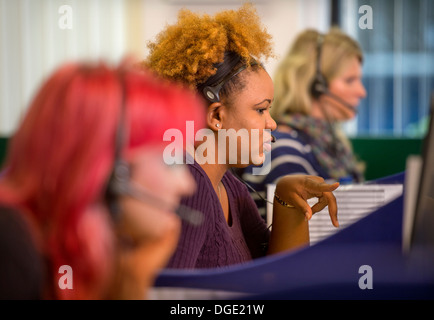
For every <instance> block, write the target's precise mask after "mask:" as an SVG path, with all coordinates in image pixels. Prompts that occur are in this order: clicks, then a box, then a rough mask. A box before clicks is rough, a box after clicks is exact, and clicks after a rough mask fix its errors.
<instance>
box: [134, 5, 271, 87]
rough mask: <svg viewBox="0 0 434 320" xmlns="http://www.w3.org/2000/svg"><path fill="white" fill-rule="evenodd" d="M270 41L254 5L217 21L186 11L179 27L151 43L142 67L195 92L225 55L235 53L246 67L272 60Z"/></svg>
mask: <svg viewBox="0 0 434 320" xmlns="http://www.w3.org/2000/svg"><path fill="white" fill-rule="evenodd" d="M271 38H272V37H271V35H270V34H268V32H267V30H266V29H265V28H264V27H263V26H262V25H261V22H260V19H259V17H258V15H257V13H256V9H255V8H254V7H253V5H252V4H248V3H247V4H244V5H243V6H242V7H241V8H240V9H238V10H237V11H235V10H227V11H222V12H220V13H217V14H216V15H215V16H214V17H212V16H210V15H208V14H204V15H203V16H200V15H198V14H195V13H193V12H191V11H189V10H186V9H183V10H181V11H180V12H179V16H178V22H177V23H176V24H174V25H170V26H168V27H167V28H166V29H165V30H163V31H162V32H161V33H159V34H158V35H157V38H156V42H150V43H148V47H149V49H150V53H149V56H148V59H147V60H146V61H144V62H143V63H142V65H143V66H145V67H149V68H151V69H153V70H154V71H156V72H157V73H158V74H160V75H161V76H163V77H165V78H169V79H171V80H175V81H181V82H183V83H184V84H187V85H188V86H190V87H192V88H195V87H197V86H198V85H199V84H201V83H203V82H205V81H206V80H207V79H208V78H209V77H211V76H213V75H214V74H215V73H216V70H217V69H216V65H217V64H219V63H222V62H223V60H224V54H225V52H235V53H236V54H238V55H239V56H240V57H241V58H242V60H243V62H244V63H245V64H246V65H249V64H250V62H251V60H252V59H253V60H260V59H261V58H263V57H264V58H266V59H268V58H270V57H273V56H274V54H273V50H272V41H271Z"/></svg>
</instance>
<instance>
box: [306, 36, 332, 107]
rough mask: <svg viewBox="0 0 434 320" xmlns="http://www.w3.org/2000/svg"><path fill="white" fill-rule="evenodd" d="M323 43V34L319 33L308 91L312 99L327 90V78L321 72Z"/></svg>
mask: <svg viewBox="0 0 434 320" xmlns="http://www.w3.org/2000/svg"><path fill="white" fill-rule="evenodd" d="M323 43H324V35H323V34H321V33H319V34H318V37H317V42H316V71H315V77H314V79H313V82H312V86H311V90H310V93H311V95H312V97H313V98H314V99H318V98H319V97H321V96H322V95H323V94H325V93H326V92H327V91H328V82H327V79H326V78H325V77H324V75H323V74H322V72H321V51H322V46H323Z"/></svg>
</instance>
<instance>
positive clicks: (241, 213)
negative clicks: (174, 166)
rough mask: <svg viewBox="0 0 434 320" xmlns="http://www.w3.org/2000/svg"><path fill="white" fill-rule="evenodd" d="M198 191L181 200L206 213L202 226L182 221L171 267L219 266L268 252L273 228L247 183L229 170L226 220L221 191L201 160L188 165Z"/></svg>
mask: <svg viewBox="0 0 434 320" xmlns="http://www.w3.org/2000/svg"><path fill="white" fill-rule="evenodd" d="M188 166H189V169H190V172H191V173H192V175H193V177H194V178H195V180H196V187H197V189H196V190H197V191H196V193H195V194H194V195H192V196H191V197H187V198H183V199H182V201H181V203H182V204H184V205H185V206H188V207H191V208H193V209H195V210H198V211H201V212H202V213H203V214H204V221H203V222H202V223H201V224H200V225H199V226H194V225H192V224H189V223H188V222H184V221H183V222H182V229H181V236H180V239H179V243H178V247H177V249H176V251H175V253H174V255H173V256H172V258H171V260H170V261H169V264H168V266H167V267H168V268H215V267H223V266H228V265H232V264H236V263H242V262H246V261H250V260H251V259H252V258H257V257H260V256H263V255H264V254H265V250H264V244H266V243H268V239H269V230H268V229H267V226H266V224H265V222H264V220H263V219H262V218H261V217H260V215H259V213H258V209H257V207H256V205H255V202H254V201H253V199H252V198H251V196H250V194H249V192H248V190H247V188H246V186H245V185H244V184H243V183H242V182H240V181H239V180H238V179H237V178H235V177H234V176H233V174H232V173H231V172H229V171H228V172H226V173H225V175H224V176H223V178H222V183H223V185H224V186H225V188H226V191H227V194H228V199H229V214H230V217H231V219H229V221H230V224H228V223H227V222H226V219H225V217H224V214H223V210H222V207H221V205H220V202H219V199H218V197H217V194H216V193H215V191H214V189H213V187H212V184H211V181H210V180H209V178H208V176H207V175H206V173H205V171H203V169H202V168H201V167H200V165H199V164H198V163H197V162H194V164H191V165H188Z"/></svg>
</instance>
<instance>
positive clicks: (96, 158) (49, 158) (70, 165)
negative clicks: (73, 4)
mask: <svg viewBox="0 0 434 320" xmlns="http://www.w3.org/2000/svg"><path fill="white" fill-rule="evenodd" d="M122 105H124V106H125V107H124V110H125V115H126V117H125V118H126V121H125V122H126V123H125V124H124V125H125V129H128V130H127V131H128V137H129V139H128V141H127V142H126V144H125V147H124V148H123V149H124V150H123V152H125V151H129V150H132V149H135V148H138V147H143V146H146V145H149V144H163V134H164V131H165V130H167V129H168V128H177V129H180V130H181V131H182V132H183V133H185V132H184V130H185V121H187V120H192V121H196V123H199V126H197V127H198V128H199V127H201V125H202V124H203V120H204V114H203V112H204V110H203V108H204V107H203V105H202V103H201V102H200V100H199V98H197V97H196V96H195V95H194V94H193V93H192V92H190V91H188V90H187V89H184V88H180V87H178V86H174V85H173V84H171V85H169V84H167V83H166V82H164V83H163V82H162V80H158V79H156V78H155V77H154V76H152V75H150V74H149V73H147V72H145V73H143V71H141V72H139V71H135V70H117V69H116V70H114V69H111V68H109V67H107V66H106V65H104V64H102V63H101V64H99V65H96V66H91V65H85V64H68V65H65V66H63V67H61V68H60V69H58V70H57V71H56V72H55V73H54V74H53V75H52V76H51V77H50V78H49V79H48V80H47V81H46V82H45V83H44V84H43V86H42V87H41V89H40V90H39V92H38V93H37V95H36V97H35V98H34V100H33V102H32V103H31V105H30V108H29V110H28V112H27V115H26V117H25V118H24V120H23V123H22V124H21V126H20V128H19V129H18V131H17V132H16V134H15V135H14V137H13V138H12V139H11V142H10V144H9V150H8V155H7V159H6V162H5V166H6V167H7V172H6V174H5V175H4V177H2V179H1V180H0V199H1V200H0V201H1V202H2V203H4V204H8V205H11V206H15V207H17V208H19V209H20V211H21V212H23V214H24V215H25V217H26V218H28V220H29V221H30V222H31V226H32V231H34V233H35V235H36V238H35V239H37V240H38V243H39V245H40V248H41V251H42V253H43V254H44V256H45V258H46V259H47V261H48V266H47V267H48V268H47V269H48V270H49V274H48V282H49V283H48V287H49V288H50V294H49V297H53V298H67V299H69V298H78V299H88V298H97V299H99V298H103V292H104V290H106V289H107V283H108V279H109V278H110V277H111V271H112V265H113V263H112V261H114V258H115V257H114V241H115V239H114V235H113V232H112V225H111V223H112V221H111V220H110V216H109V214H108V213H107V210H106V208H104V207H102V206H101V205H99V204H100V203H102V202H101V200H102V197H103V194H104V191H105V185H106V183H107V181H108V177H109V176H110V173H111V170H112V166H113V160H114V153H115V138H116V132H117V129H118V127H119V125H120V116H121V110H122V109H121V106H122ZM187 115H189V117H190V119H189V118H188V117H187ZM61 265H69V266H71V268H72V270H73V286H74V289H73V290H61V289H59V286H58V279H59V276H60V275H59V274H58V270H59V267H60V266H61Z"/></svg>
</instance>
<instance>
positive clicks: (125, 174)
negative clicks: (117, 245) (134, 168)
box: [104, 75, 130, 221]
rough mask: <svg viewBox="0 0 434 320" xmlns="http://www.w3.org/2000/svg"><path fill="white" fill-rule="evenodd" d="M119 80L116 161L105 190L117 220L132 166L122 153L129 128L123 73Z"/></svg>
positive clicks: (114, 217)
mask: <svg viewBox="0 0 434 320" xmlns="http://www.w3.org/2000/svg"><path fill="white" fill-rule="evenodd" d="M119 79H120V80H119V81H120V83H121V90H122V92H121V95H122V98H121V103H120V108H121V110H120V116H119V122H118V125H117V127H116V133H115V134H116V136H115V152H114V162H113V169H112V173H111V175H110V178H109V180H108V182H107V187H106V191H105V195H104V197H105V201H106V203H107V206H108V208H109V211H110V213H111V215H112V217H113V219H114V220H115V221H116V220H117V219H118V218H119V215H120V211H121V210H120V205H119V196H121V195H124V194H125V193H126V192H127V191H128V187H129V180H130V166H129V164H128V163H127V162H126V161H125V160H123V159H122V157H121V153H122V149H123V147H124V145H125V140H126V136H127V128H126V127H125V119H126V110H125V109H126V107H125V103H126V97H125V95H126V90H125V83H124V79H122V75H119Z"/></svg>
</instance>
